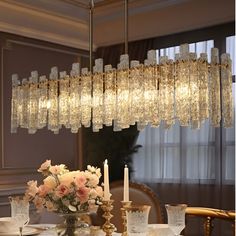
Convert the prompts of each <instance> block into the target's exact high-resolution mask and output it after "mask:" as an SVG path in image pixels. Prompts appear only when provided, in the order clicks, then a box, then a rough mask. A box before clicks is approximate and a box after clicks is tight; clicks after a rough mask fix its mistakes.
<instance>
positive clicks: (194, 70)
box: [189, 53, 201, 129]
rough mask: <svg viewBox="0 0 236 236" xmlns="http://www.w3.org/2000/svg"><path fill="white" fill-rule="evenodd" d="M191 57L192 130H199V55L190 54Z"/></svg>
mask: <svg viewBox="0 0 236 236" xmlns="http://www.w3.org/2000/svg"><path fill="white" fill-rule="evenodd" d="M189 56H190V61H189V74H190V75H189V89H190V97H189V99H190V116H191V118H190V119H191V126H192V128H193V129H199V128H200V124H201V123H200V114H199V75H198V63H197V54H196V53H190V54H189Z"/></svg>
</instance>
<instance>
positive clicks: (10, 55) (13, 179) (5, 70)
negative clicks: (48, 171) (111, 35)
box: [0, 33, 86, 216]
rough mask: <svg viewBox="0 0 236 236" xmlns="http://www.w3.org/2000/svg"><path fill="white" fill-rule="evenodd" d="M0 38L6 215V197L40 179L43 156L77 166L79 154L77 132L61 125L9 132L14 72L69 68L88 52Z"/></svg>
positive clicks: (1, 192) (2, 208)
mask: <svg viewBox="0 0 236 236" xmlns="http://www.w3.org/2000/svg"><path fill="white" fill-rule="evenodd" d="M0 38H1V41H0V43H1V44H0V46H1V87H0V88H1V90H0V91H1V94H0V95H1V96H0V97H1V103H0V104H1V107H0V110H1V126H0V127H1V128H0V131H1V132H0V140H1V143H0V151H1V152H0V216H4V215H8V214H9V204H8V199H7V197H8V196H9V195H12V194H20V193H22V192H23V191H24V188H25V185H26V182H27V181H28V180H31V179H35V178H36V179H39V175H38V174H37V171H36V170H37V168H38V167H39V166H40V164H41V163H42V162H43V161H44V160H46V159H51V160H52V162H53V163H54V164H60V163H64V164H66V165H67V166H68V167H69V168H71V169H75V168H76V167H78V155H79V154H78V153H79V152H78V136H77V134H71V133H70V131H69V130H65V129H62V131H60V134H59V135H54V134H53V133H51V131H47V130H46V129H43V130H40V131H38V132H37V133H36V134H34V135H29V134H28V133H27V130H25V129H18V132H17V133H16V134H11V133H10V117H11V114H10V111H11V75H12V74H13V73H18V74H19V76H20V78H27V77H29V75H30V72H31V71H32V70H38V72H39V74H40V75H43V74H45V75H49V73H50V68H51V67H52V66H55V65H57V66H58V68H59V71H63V70H66V71H67V72H69V71H70V69H71V64H72V63H73V62H77V61H78V60H80V59H81V58H82V57H85V56H86V52H85V51H80V50H75V49H72V48H68V47H63V46H59V45H55V44H50V43H46V42H42V41H38V40H32V39H28V38H24V37H19V36H15V35H11V34H5V33H0ZM78 55H79V56H78Z"/></svg>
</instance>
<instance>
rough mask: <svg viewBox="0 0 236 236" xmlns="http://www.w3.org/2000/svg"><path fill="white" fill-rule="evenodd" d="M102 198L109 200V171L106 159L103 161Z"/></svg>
mask: <svg viewBox="0 0 236 236" xmlns="http://www.w3.org/2000/svg"><path fill="white" fill-rule="evenodd" d="M104 200H105V201H109V200H110V188H109V171H108V164H107V159H106V160H105V162H104Z"/></svg>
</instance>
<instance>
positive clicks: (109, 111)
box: [103, 65, 116, 126]
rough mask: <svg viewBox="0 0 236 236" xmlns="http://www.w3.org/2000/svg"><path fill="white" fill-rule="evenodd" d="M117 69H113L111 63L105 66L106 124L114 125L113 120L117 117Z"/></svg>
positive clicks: (104, 98)
mask: <svg viewBox="0 0 236 236" xmlns="http://www.w3.org/2000/svg"><path fill="white" fill-rule="evenodd" d="M115 72H116V71H115V69H112V66H111V65H106V66H105V78H104V85H105V91H104V97H103V105H104V124H105V125H106V126H112V121H113V120H114V119H115V108H116V90H115V89H116V73H115Z"/></svg>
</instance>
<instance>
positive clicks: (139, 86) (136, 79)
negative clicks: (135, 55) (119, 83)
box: [129, 61, 144, 125]
mask: <svg viewBox="0 0 236 236" xmlns="http://www.w3.org/2000/svg"><path fill="white" fill-rule="evenodd" d="M142 82H143V77H142V65H140V64H139V61H131V62H130V75H129V96H130V115H129V117H130V118H129V124H130V125H134V124H135V122H139V121H140V120H141V117H142V115H143V103H142V102H141V101H144V94H143V83H142ZM142 120H143V119H142Z"/></svg>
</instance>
